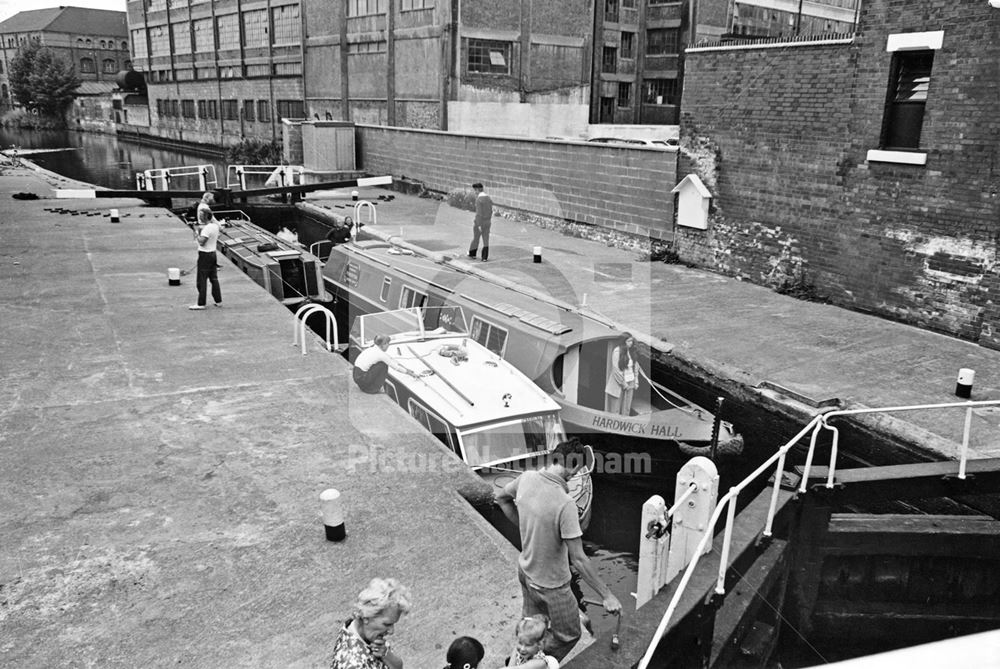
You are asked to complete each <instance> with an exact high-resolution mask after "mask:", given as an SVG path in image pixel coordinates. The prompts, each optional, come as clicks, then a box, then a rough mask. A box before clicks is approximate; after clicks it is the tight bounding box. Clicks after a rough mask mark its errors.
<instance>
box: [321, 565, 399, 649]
mask: <svg viewBox="0 0 1000 669" xmlns="http://www.w3.org/2000/svg"><path fill="white" fill-rule="evenodd" d="M409 611H410V589H409V588H407V587H406V586H405V585H402V584H401V583H400V582H399V581H397V580H396V579H394V578H373V579H372V580H371V581H370V582H369V583H368V586H367V587H366V588H365V589H364V590H362V591H361V592H360V593H358V599H357V602H356V603H355V605H354V613H353V615H352V617H351V618H350V619H349V620H347V621H346V622H345V623H344V626H343V627H342V628H341V629H340V635H339V636H338V637H337V642H336V643H335V644H334V646H333V662H332V663H331V664H330V667H331V669H402V666H403V660H401V659H400V658H399V656H398V655H396V654H395V653H394V652H393V651H392V650H391V649H390V648H389V642H388V641H387V640H386V637H387V636H389V635H390V634H392V632H393V630H394V629H395V626H396V622H397V621H399V619H400V617H402V616H403V614H405V613H408V612H409Z"/></svg>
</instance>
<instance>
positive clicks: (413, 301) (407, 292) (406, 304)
mask: <svg viewBox="0 0 1000 669" xmlns="http://www.w3.org/2000/svg"><path fill="white" fill-rule="evenodd" d="M426 299H427V296H426V295H424V294H423V293H418V292H417V291H415V290H414V289H413V288H410V287H409V286H403V291H402V293H401V294H400V296H399V308H400V309H409V308H411V307H422V306H424V300H426Z"/></svg>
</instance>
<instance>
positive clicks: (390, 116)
mask: <svg viewBox="0 0 1000 669" xmlns="http://www.w3.org/2000/svg"><path fill="white" fill-rule="evenodd" d="M385 4H386V12H385V60H386V68H385V106H386V114H385V120H386V123H388V124H389V125H390V126H394V125H396V35H395V33H396V0H387V2H386V3H385Z"/></svg>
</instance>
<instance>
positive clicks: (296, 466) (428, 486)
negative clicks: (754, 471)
mask: <svg viewBox="0 0 1000 669" xmlns="http://www.w3.org/2000/svg"><path fill="white" fill-rule="evenodd" d="M69 185H70V184H68V183H67V182H66V181H65V180H63V179H57V178H55V177H53V176H52V175H47V174H44V173H40V172H35V171H32V170H29V169H26V168H18V169H4V170H3V172H2V174H0V339H2V341H3V353H2V355H0V381H2V383H0V398H2V399H0V508H2V509H3V513H2V515H0V536H2V537H3V540H2V542H0V630H2V632H0V666H4V667H56V666H65V667H84V666H88V667H89V666H100V667H131V666H167V665H171V666H176V665H185V666H194V667H234V666H254V667H313V666H324V665H326V664H328V663H329V653H330V651H331V650H332V646H333V642H334V639H335V637H336V634H337V630H338V627H339V626H340V625H341V624H342V622H343V621H344V620H345V619H346V618H348V617H349V615H350V613H351V609H352V604H353V601H354V597H355V595H356V594H357V592H358V591H360V589H361V588H362V587H363V586H364V585H365V584H366V583H367V581H368V580H369V579H370V578H371V577H373V576H392V577H396V578H398V579H400V580H401V581H402V582H403V583H405V584H406V585H408V586H410V588H411V589H412V591H413V599H414V608H413V611H412V613H411V614H410V615H409V616H408V617H406V618H404V619H403V620H402V622H401V623H400V624H399V626H398V629H397V632H396V635H395V637H394V639H393V643H394V645H395V646H396V647H397V649H398V650H399V653H400V655H401V656H402V657H403V658H404V659H405V661H406V666H408V667H411V668H423V667H438V666H441V665H443V663H444V650H445V648H446V647H447V645H448V644H449V643H450V642H451V640H452V639H453V638H454V637H455V636H458V635H462V634H470V635H473V636H476V637H478V638H479V639H481V640H482V641H483V642H484V643H485V644H486V647H487V649H488V650H489V651H490V655H489V660H490V663H491V664H490V665H489V666H498V665H499V664H501V661H500V659H499V658H500V656H501V655H503V654H504V653H506V652H508V651H509V648H510V642H511V639H512V638H513V627H512V626H513V624H514V622H515V621H516V618H517V616H518V614H519V611H520V593H519V588H518V584H517V581H516V576H515V570H514V560H515V558H516V553H515V552H514V550H513V548H512V547H511V546H510V545H509V544H508V543H506V541H505V540H504V539H503V538H502V537H501V536H500V535H499V534H498V533H497V532H496V531H495V530H494V529H493V528H492V527H490V526H489V525H488V524H486V523H485V521H484V520H483V519H482V518H481V517H480V516H479V514H477V513H476V512H475V511H474V510H473V509H472V507H471V506H470V505H469V503H468V502H466V500H465V499H463V497H462V496H461V495H460V493H462V494H464V495H469V496H476V495H483V494H484V493H486V492H487V490H486V487H485V484H483V483H482V481H481V480H480V479H478V477H476V476H474V475H473V474H471V473H470V472H469V470H468V469H467V468H466V467H464V466H463V465H461V464H460V463H457V462H454V461H449V460H448V459H447V458H444V457H443V455H444V451H443V449H442V447H441V446H440V445H439V444H438V442H437V441H436V440H434V439H433V438H432V437H431V436H430V435H428V434H427V433H425V432H423V431H422V429H421V428H419V427H418V426H417V425H416V423H415V422H414V421H412V420H411V419H410V418H409V417H408V416H407V415H405V413H404V412H403V411H402V410H400V409H399V408H398V407H396V406H395V405H394V404H392V403H391V402H390V401H389V400H388V399H387V398H386V397H385V396H368V395H363V394H361V393H360V392H358V391H357V390H356V388H355V387H354V385H353V383H352V382H351V381H350V376H349V365H348V364H347V363H346V362H345V361H344V360H343V359H342V358H340V357H339V356H336V355H331V354H329V353H326V352H325V351H323V350H322V348H321V346H320V342H319V341H318V339H317V338H315V337H314V336H313V335H311V334H310V335H309V353H308V355H306V356H303V355H302V354H301V353H300V350H299V349H298V348H293V347H292V346H291V343H292V329H293V322H294V319H293V316H292V314H291V313H290V312H289V311H288V310H287V309H285V308H284V307H283V306H281V305H280V304H278V303H277V302H276V301H274V300H273V299H271V298H270V297H269V296H267V295H266V294H264V293H263V291H262V289H261V288H259V287H258V286H256V285H255V284H254V283H252V282H251V281H250V279H249V278H247V277H246V276H244V275H242V274H241V273H239V272H238V271H236V270H235V269H234V268H233V267H232V266H231V265H229V264H228V262H225V261H223V262H224V268H223V270H222V271H221V272H220V278H221V282H222V291H223V297H224V304H225V306H224V307H223V308H221V309H215V308H213V307H211V306H210V307H209V308H208V309H207V310H206V311H201V312H195V311H189V310H188V309H187V306H188V305H189V304H191V303H192V302H194V300H195V289H194V286H193V277H192V276H187V277H185V278H184V279H183V280H182V285H181V286H179V287H172V286H169V285H168V281H167V268H168V267H177V268H183V269H186V268H189V267H190V266H191V264H192V263H193V260H194V256H195V251H194V246H193V243H192V239H191V233H190V231H189V230H188V228H186V227H185V226H184V225H182V224H181V223H180V221H179V220H178V219H177V218H175V217H174V216H173V215H171V214H170V213H169V212H166V211H165V210H163V209H157V208H152V207H147V206H145V205H144V204H143V203H141V202H140V201H138V200H104V199H102V200H70V201H67V200H55V199H51V196H52V188H53V186H59V187H67V186H69ZM14 193H35V194H37V195H38V196H40V198H41V199H39V200H19V199H13V198H12V197H11V196H12V194H14ZM56 208H62V209H64V210H65V211H66V213H57V212H54V211H50V210H52V209H56ZM111 208H118V209H119V210H120V212H121V222H120V223H112V222H111V220H110V217H109V216H108V211H109V210H110V209H111ZM449 462H452V464H453V465H455V466H449V465H448V463H449ZM442 463H444V464H442ZM329 487H335V488H338V489H339V490H341V492H342V493H343V496H344V500H345V515H346V526H347V530H348V533H349V535H348V538H347V540H346V541H344V542H343V543H339V544H338V543H330V542H327V541H326V540H325V538H324V533H323V526H322V520H321V515H320V506H319V494H320V492H321V491H323V490H324V489H326V488H329Z"/></svg>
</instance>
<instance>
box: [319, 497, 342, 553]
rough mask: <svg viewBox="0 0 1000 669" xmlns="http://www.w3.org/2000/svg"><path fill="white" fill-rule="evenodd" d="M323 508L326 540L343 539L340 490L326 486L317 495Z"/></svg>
mask: <svg viewBox="0 0 1000 669" xmlns="http://www.w3.org/2000/svg"><path fill="white" fill-rule="evenodd" d="M319 501H320V506H321V507H322V508H323V527H324V528H325V529H326V540H327V541H343V540H344V537H346V536H347V530H346V529H345V528H344V508H343V505H342V504H341V503H340V491H339V490H336V489H334V488H327V489H326V490H324V491H323V492H322V493H320V496H319Z"/></svg>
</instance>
